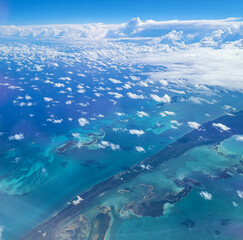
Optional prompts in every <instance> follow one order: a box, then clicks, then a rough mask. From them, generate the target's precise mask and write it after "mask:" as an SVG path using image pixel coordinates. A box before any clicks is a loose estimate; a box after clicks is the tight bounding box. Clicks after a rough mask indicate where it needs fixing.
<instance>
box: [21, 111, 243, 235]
mask: <svg viewBox="0 0 243 240" xmlns="http://www.w3.org/2000/svg"><path fill="white" fill-rule="evenodd" d="M242 120H243V111H239V112H237V113H235V115H234V116H229V115H225V116H222V117H219V118H217V119H215V120H213V121H210V122H206V123H204V124H203V125H202V126H201V128H200V129H201V130H200V131H199V130H193V131H191V132H189V133H187V134H185V135H184V136H183V137H181V138H180V139H178V140H177V141H175V142H174V143H172V144H170V145H168V146H167V147H165V148H164V149H162V150H161V151H159V152H158V153H156V154H154V155H152V156H151V157H149V158H146V159H145V160H143V161H142V162H140V163H138V164H136V165H133V166H131V167H130V168H129V169H127V170H126V171H123V172H120V173H118V174H116V175H114V176H112V177H110V178H108V179H106V180H104V181H102V182H100V183H98V184H97V185H95V186H93V187H92V188H90V189H89V190H87V191H85V192H83V193H81V194H80V195H79V197H80V198H82V201H80V202H79V204H77V205H74V204H71V205H69V206H67V207H65V208H64V209H62V210H61V211H60V212H59V213H58V214H57V215H55V216H54V217H52V218H50V219H49V220H47V221H45V222H43V223H41V224H40V225H39V226H37V227H35V228H34V229H33V230H31V231H30V232H29V233H27V234H26V235H25V236H23V237H22V238H20V239H21V240H27V239H37V240H38V239H43V234H44V235H45V239H54V238H53V237H54V234H55V230H56V228H57V227H58V225H59V224H60V223H61V222H63V221H64V220H65V219H67V218H69V217H71V216H73V215H75V214H78V213H79V212H80V211H81V210H82V209H83V208H84V207H85V206H87V205H88V204H89V203H90V202H91V201H92V200H94V199H95V198H96V197H97V196H99V195H100V194H102V193H104V192H106V191H109V190H112V189H114V188H116V187H118V186H120V185H121V184H123V183H125V182H128V181H130V180H132V179H134V178H135V177H137V176H138V175H140V174H142V173H144V172H148V171H151V170H153V169H155V168H157V167H158V166H159V165H160V164H161V163H162V162H164V161H168V160H169V159H172V158H175V157H178V156H180V155H181V154H183V153H185V152H186V151H187V150H189V149H191V148H194V147H197V146H201V145H207V144H212V143H219V142H222V141H223V140H225V139H227V138H229V137H231V136H233V135H236V134H243V126H241V125H242ZM213 122H220V123H222V124H225V125H226V126H228V127H229V128H230V129H231V130H230V131H219V130H217V129H216V128H214V127H213V126H212V123H213Z"/></svg>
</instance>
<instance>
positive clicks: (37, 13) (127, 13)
mask: <svg viewBox="0 0 243 240" xmlns="http://www.w3.org/2000/svg"><path fill="white" fill-rule="evenodd" d="M242 12H243V1H242V0H203V1H202V0H152V1H147V0H102V1H101V0H86V1H84V0H69V1H67V0H61V1H60V0H41V1H40V0H37V1H36V0H0V25H41V24H83V23H97V22H102V23H121V22H127V21H129V20H130V19H131V18H134V17H140V18H141V19H142V20H147V19H153V20H157V21H160V20H161V21H162V20H172V19H179V20H186V19H187V20H189V19H222V18H227V17H242Z"/></svg>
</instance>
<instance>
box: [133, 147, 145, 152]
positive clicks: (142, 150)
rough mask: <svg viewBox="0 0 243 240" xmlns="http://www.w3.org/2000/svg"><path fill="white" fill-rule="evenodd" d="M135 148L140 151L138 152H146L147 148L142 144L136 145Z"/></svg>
mask: <svg viewBox="0 0 243 240" xmlns="http://www.w3.org/2000/svg"><path fill="white" fill-rule="evenodd" d="M135 149H136V150H137V151H138V152H146V151H145V149H144V148H143V147H141V146H136V147H135Z"/></svg>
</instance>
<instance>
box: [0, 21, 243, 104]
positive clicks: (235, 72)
mask: <svg viewBox="0 0 243 240" xmlns="http://www.w3.org/2000/svg"><path fill="white" fill-rule="evenodd" d="M6 38H11V39H15V40H16V41H18V39H26V42H25V41H23V42H21V43H20V42H17V43H16V42H14V44H16V45H14V44H12V45H11V46H9V45H7V44H5V43H2V44H1V45H0V54H1V56H2V58H3V59H4V58H6V59H9V58H10V57H11V55H12V54H13V55H14V56H15V58H16V60H17V61H21V60H23V59H26V58H25V57H24V56H26V55H28V56H30V57H31V58H35V57H36V56H37V55H38V54H40V52H41V54H42V56H41V57H42V59H45V61H48V60H50V63H49V65H52V66H53V63H56V62H57V61H60V60H62V61H63V62H70V63H75V62H80V61H82V60H83V59H84V58H85V59H88V61H90V62H95V61H98V62H99V63H103V64H104V65H107V63H108V62H109V64H110V65H112V64H113V65H117V64H126V65H127V64H128V65H133V64H139V65H146V66H156V67H161V68H163V69H164V71H158V70H154V71H153V70H150V71H148V72H143V73H140V74H141V75H143V76H146V77H147V78H148V79H149V81H142V80H140V77H139V76H136V77H135V76H133V78H136V80H133V79H132V83H131V82H127V83H125V85H124V88H123V89H130V88H131V86H132V84H134V83H133V82H135V83H136V84H137V85H139V86H142V87H144V86H148V84H150V83H151V82H156V81H157V82H158V83H159V84H161V86H163V87H165V88H166V87H167V86H168V84H170V83H175V84H177V85H180V84H181V85H183V86H185V85H187V84H192V85H194V86H219V87H224V88H229V89H235V90H242V89H243V80H242V79H243V69H242V59H243V22H242V21H241V19H237V18H228V19H221V20H189V21H179V20H173V21H153V20H146V21H142V20H140V19H139V18H134V19H132V20H131V21H129V22H128V23H121V24H102V23H96V24H83V25H43V26H0V39H6ZM31 39H41V40H48V41H49V40H52V41H58V42H61V43H63V44H64V45H65V44H67V41H66V40H68V41H69V43H71V44H72V46H74V47H76V48H77V51H76V54H75V58H74V57H73V54H72V53H67V52H63V51H62V50H60V49H57V48H55V47H53V46H49V45H46V46H38V44H37V45H34V46H33V45H32V44H31V43H30V42H28V41H30V40H31ZM40 69H43V66H41V67H40V66H39V65H38V66H35V67H34V70H35V71H39V70H40ZM20 70H21V69H20ZM82 76H83V75H82ZM65 79H66V80H67V81H69V80H70V79H71V78H70V77H68V79H67V78H65ZM109 80H110V81H111V82H113V83H114V85H119V83H121V82H123V80H122V79H119V80H118V79H109ZM47 82H48V81H47ZM48 83H51V84H53V83H52V82H51V81H49V82H48ZM65 84H67V83H65V82H64V83H54V85H53V86H54V87H58V88H60V89H61V88H63V87H65ZM80 91H81V92H82V93H83V92H85V89H81V90H80ZM172 91H175V90H172ZM176 91H179V89H178V90H176ZM181 93H184V92H181ZM110 94H111V95H114V97H115V98H117V99H118V98H121V97H123V96H124V95H123V94H121V93H116V92H110ZM96 95H100V94H99V93H96ZM127 96H128V97H130V98H132V99H144V98H145V96H144V95H143V94H141V93H140V94H138V93H137V92H132V91H129V92H128V93H127ZM152 96H153V98H154V99H156V100H159V101H160V100H162V98H161V96H159V95H157V94H156V93H154V94H152ZM156 96H159V97H160V98H158V97H156ZM163 100H164V99H163ZM163 102H164V101H163ZM167 102H169V101H167Z"/></svg>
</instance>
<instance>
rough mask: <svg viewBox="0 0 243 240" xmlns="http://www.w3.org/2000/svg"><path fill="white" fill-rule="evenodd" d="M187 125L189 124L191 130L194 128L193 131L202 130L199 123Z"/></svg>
mask: <svg viewBox="0 0 243 240" xmlns="http://www.w3.org/2000/svg"><path fill="white" fill-rule="evenodd" d="M187 124H188V126H189V127H190V128H193V129H199V128H200V126H201V125H200V124H199V123H197V122H187Z"/></svg>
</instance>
